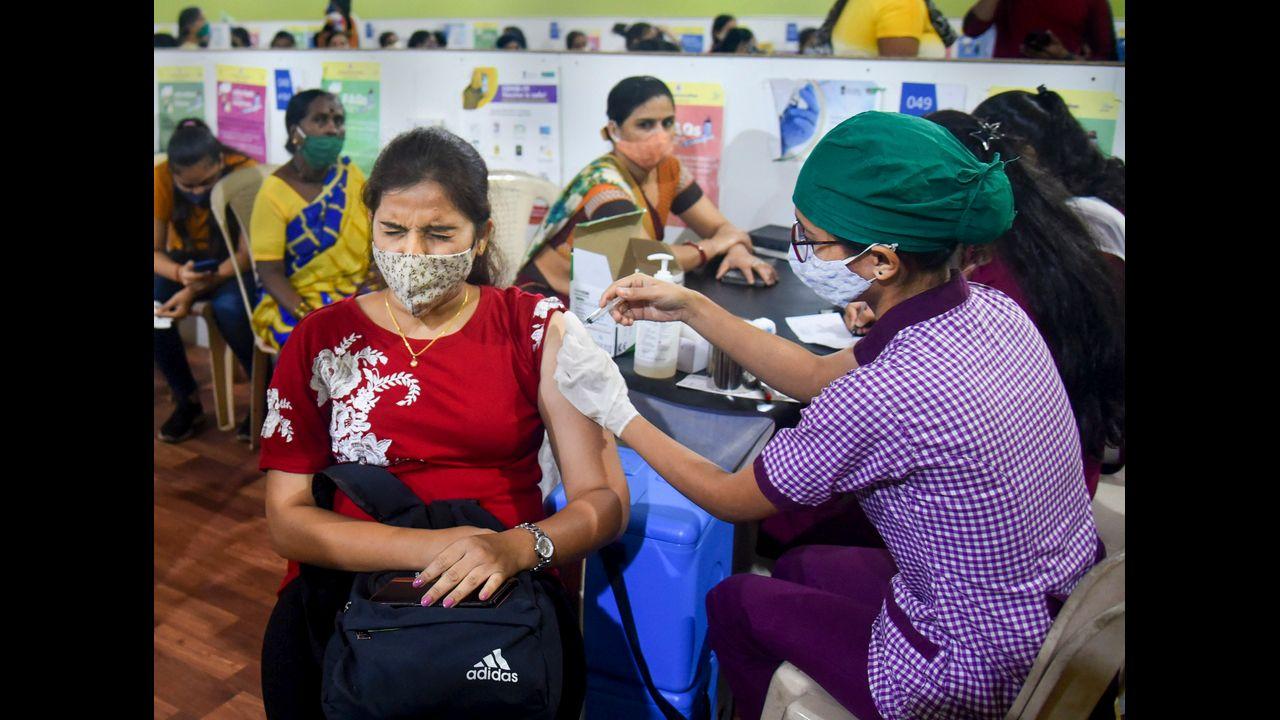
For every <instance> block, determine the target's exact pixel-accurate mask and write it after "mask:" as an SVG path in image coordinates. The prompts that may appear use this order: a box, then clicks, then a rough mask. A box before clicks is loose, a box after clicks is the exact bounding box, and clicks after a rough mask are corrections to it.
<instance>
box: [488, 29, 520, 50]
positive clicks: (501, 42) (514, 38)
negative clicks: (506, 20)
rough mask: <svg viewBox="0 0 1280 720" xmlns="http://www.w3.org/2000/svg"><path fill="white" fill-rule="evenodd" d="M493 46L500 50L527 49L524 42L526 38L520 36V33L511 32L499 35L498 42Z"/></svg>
mask: <svg viewBox="0 0 1280 720" xmlns="http://www.w3.org/2000/svg"><path fill="white" fill-rule="evenodd" d="M493 46H494V47H496V48H497V49H499V50H524V49H526V48H525V44H524V38H522V37H520V36H519V35H513V34H511V33H506V34H504V35H501V36H499V37H498V40H497V42H495V43H494V45H493Z"/></svg>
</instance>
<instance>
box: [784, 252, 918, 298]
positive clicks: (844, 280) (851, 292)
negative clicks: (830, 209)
mask: <svg viewBox="0 0 1280 720" xmlns="http://www.w3.org/2000/svg"><path fill="white" fill-rule="evenodd" d="M876 245H882V246H884V247H887V248H889V249H891V250H897V249H898V245H897V243H894V244H892V245H885V244H884V243H873V244H871V245H869V246H868V247H867V249H866V250H863V251H862V252H860V253H858V254H857V255H854V256H853V257H851V258H845V259H844V260H823V259H822V258H820V257H818V254H817V253H816V252H810V253H809V259H808V260H805V261H804V262H800V261H799V260H796V259H795V256H794V255H793V256H791V257H789V258H788V260H789V261H790V262H791V269H792V270H793V271H795V274H796V276H797V277H799V278H800V281H801V282H803V283H804V284H805V285H808V286H809V289H810V290H813V291H814V292H815V293H817V294H818V296H819V297H821V298H822V299H823V300H826V301H827V302H829V303H831V304H832V305H835V306H837V307H841V308H843V307H844V306H845V305H848V304H849V303H851V302H853V301H854V300H856V299H858V297H859V296H860V295H862V293H864V292H866V291H867V288H869V287H871V281H870V280H868V279H866V278H864V277H862V276H861V275H859V274H858V273H855V272H851V271H850V270H849V268H848V265H849V263H851V262H853V261H854V260H857V259H858V258H860V257H862V256H863V255H864V254H866V252H867V250H870V249H871V248H873V247H875V246H876Z"/></svg>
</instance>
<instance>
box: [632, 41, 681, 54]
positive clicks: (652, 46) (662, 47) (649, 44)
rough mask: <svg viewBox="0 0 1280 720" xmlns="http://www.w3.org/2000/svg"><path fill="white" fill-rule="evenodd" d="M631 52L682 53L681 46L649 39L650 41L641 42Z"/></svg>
mask: <svg viewBox="0 0 1280 720" xmlns="http://www.w3.org/2000/svg"><path fill="white" fill-rule="evenodd" d="M631 50H632V51H633V52H665V53H678V52H681V49H680V46H679V45H676V44H675V43H673V42H671V41H669V40H664V39H662V38H649V39H648V40H641V41H640V42H638V43H636V45H635V47H633V48H631Z"/></svg>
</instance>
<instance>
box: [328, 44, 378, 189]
mask: <svg viewBox="0 0 1280 720" xmlns="http://www.w3.org/2000/svg"><path fill="white" fill-rule="evenodd" d="M380 79H381V66H380V65H379V64H378V63H374V62H327V63H325V64H324V74H323V76H322V78H321V80H320V86H321V87H323V88H324V89H325V90H327V91H328V92H331V93H333V94H334V95H335V96H337V98H338V100H339V101H341V102H342V109H343V110H344V111H346V114H347V120H346V122H347V141H346V142H345V143H343V145H342V154H343V155H346V156H348V157H350V158H351V162H353V163H355V164H356V167H358V168H360V169H361V170H362V171H363V172H364V174H365V176H366V177H368V175H369V171H371V170H373V161H374V160H376V159H377V158H378V150H379V149H381V147H382V125H381V122H380V120H379V116H380V111H379V106H380V105H381V104H382V103H381V98H380V94H381V89H380V85H381V82H380Z"/></svg>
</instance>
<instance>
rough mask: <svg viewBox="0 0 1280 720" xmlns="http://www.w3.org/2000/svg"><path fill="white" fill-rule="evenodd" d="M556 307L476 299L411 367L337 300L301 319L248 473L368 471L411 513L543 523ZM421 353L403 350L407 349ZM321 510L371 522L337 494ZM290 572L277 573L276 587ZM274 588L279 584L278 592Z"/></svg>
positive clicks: (531, 299)
mask: <svg viewBox="0 0 1280 720" xmlns="http://www.w3.org/2000/svg"><path fill="white" fill-rule="evenodd" d="M563 310H564V306H563V305H562V304H561V302H560V301H559V300H557V299H556V298H544V297H542V296H541V295H534V294H531V293H527V292H524V291H523V290H519V289H517V288H507V289H503V290H500V289H497V288H494V287H483V288H481V292H480V299H479V305H478V306H477V308H476V311H475V314H474V315H473V316H472V317H471V319H470V320H469V321H467V324H466V325H464V326H463V327H462V329H461V330H460V331H458V332H455V333H453V334H452V335H447V336H445V337H442V338H440V341H439V342H437V343H436V344H435V345H434V346H432V348H431V349H430V350H429V351H427V352H426V353H425V354H423V355H421V356H419V358H418V366H417V367H410V366H409V360H410V358H409V353H408V352H407V351H406V350H405V347H404V343H403V342H402V341H401V339H400V336H399V335H397V334H396V333H395V332H393V331H391V330H387V329H384V328H382V327H381V326H379V325H377V324H376V323H374V322H373V320H372V319H370V318H369V317H368V316H367V315H365V312H364V310H362V309H361V308H360V306H359V305H358V304H357V303H356V301H355V298H349V299H347V300H343V301H340V302H337V303H334V304H332V305H329V306H327V307H324V308H321V309H319V310H316V311H315V312H313V313H311V314H310V315H308V316H307V317H306V318H305V319H304V320H303V321H302V322H301V323H300V324H299V325H298V327H297V328H296V329H295V330H294V331H293V334H292V335H291V336H290V338H289V341H288V342H287V343H285V345H284V347H283V348H282V349H281V351H280V356H279V359H278V361H277V363H276V369H275V373H274V376H273V377H272V381H271V387H270V389H269V390H268V391H267V417H266V419H265V421H264V422H263V425H262V438H263V440H262V457H261V460H260V463H259V464H260V467H261V468H262V470H264V471H266V470H282V471H285V472H292V473H316V472H320V471H321V470H324V469H325V468H327V467H329V466H330V465H333V464H335V463H340V462H364V463H372V464H374V465H381V466H383V467H386V468H387V469H388V470H390V471H391V472H392V473H393V474H394V475H395V476H396V477H398V478H400V480H402V481H403V482H404V483H405V484H406V485H408V486H409V487H410V488H411V489H412V490H413V491H414V492H415V493H416V494H417V495H418V497H420V498H422V500H423V501H424V502H432V501H434V500H444V499H458V498H471V499H475V500H477V501H479V503H480V505H481V506H482V507H484V508H485V509H486V510H488V511H489V512H491V513H493V514H494V515H495V516H496V517H497V518H498V519H499V520H501V521H502V522H503V523H505V524H506V525H507V526H508V527H512V526H515V525H517V524H519V523H521V522H536V521H538V520H541V519H543V517H544V516H545V515H544V513H543V510H542V494H541V492H540V490H539V489H538V481H539V480H540V479H541V477H542V473H541V470H540V469H539V466H538V448H539V447H540V446H541V444H542V435H543V424H542V417H541V416H540V415H539V413H538V381H539V378H540V368H541V362H542V337H543V332H544V330H545V327H546V323H547V321H548V320H549V318H550V316H551V313H553V312H558V311H563ZM424 342H425V341H417V342H415V341H413V340H410V344H412V345H414V349H415V350H416V349H417V348H419V347H421V346H422V345H423V343H424ZM334 510H335V511H336V512H339V513H341V514H343V515H348V516H350V517H355V518H360V519H362V520H371V518H370V517H369V516H368V515H366V514H365V513H364V512H362V511H361V510H360V509H359V508H357V507H356V506H355V505H354V504H353V503H352V502H351V501H350V500H349V499H348V498H347V497H346V496H345V495H343V494H342V493H341V492H339V493H338V494H337V497H336V498H335V500H334ZM297 572H298V567H297V563H296V562H293V561H290V562H289V569H288V572H287V573H286V575H285V578H284V584H288V583H289V581H291V580H292V579H293V578H294V577H295V576H296V575H297ZM282 587H283V584H282Z"/></svg>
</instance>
